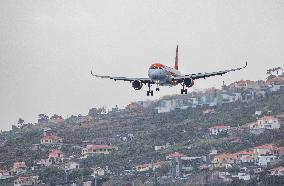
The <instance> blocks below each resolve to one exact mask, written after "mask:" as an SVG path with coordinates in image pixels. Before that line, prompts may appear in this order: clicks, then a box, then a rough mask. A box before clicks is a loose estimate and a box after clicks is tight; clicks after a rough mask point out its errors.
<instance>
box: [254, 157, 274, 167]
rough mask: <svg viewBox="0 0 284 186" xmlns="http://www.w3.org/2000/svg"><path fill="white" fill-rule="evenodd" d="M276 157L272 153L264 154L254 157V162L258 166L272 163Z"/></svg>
mask: <svg viewBox="0 0 284 186" xmlns="http://www.w3.org/2000/svg"><path fill="white" fill-rule="evenodd" d="M276 159H277V157H276V156H274V155H265V156H258V157H257V159H256V164H257V165H259V166H267V165H270V164H271V163H274V162H275V160H276Z"/></svg>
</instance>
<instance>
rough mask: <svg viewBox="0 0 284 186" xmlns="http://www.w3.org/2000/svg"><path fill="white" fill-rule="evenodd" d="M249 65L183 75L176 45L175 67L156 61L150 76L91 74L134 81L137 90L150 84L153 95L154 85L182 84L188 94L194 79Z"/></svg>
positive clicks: (149, 92) (148, 92)
mask: <svg viewBox="0 0 284 186" xmlns="http://www.w3.org/2000/svg"><path fill="white" fill-rule="evenodd" d="M246 67H247V62H246V64H245V66H243V67H240V68H235V69H230V70H223V71H218V72H211V73H206V72H204V73H196V74H186V75H183V74H182V73H181V72H180V71H179V61H178V46H177V47H176V56H175V64H174V68H171V67H168V66H166V65H164V64H161V63H154V64H152V65H151V66H150V68H149V69H148V78H128V77H112V76H102V75H97V74H94V73H93V71H91V75H92V76H95V77H98V78H107V79H112V80H114V81H128V82H130V83H132V87H133V88H134V89H135V90H140V89H141V88H142V87H143V85H147V86H148V91H147V96H150V95H151V96H153V94H154V93H153V90H151V86H152V85H156V91H160V88H159V86H170V87H172V86H176V85H179V84H180V85H182V89H181V94H187V88H190V87H192V86H193V85H194V81H195V80H196V79H200V78H204V79H205V78H207V77H210V76H216V75H220V76H222V75H223V74H226V73H228V72H231V71H237V70H241V69H243V68H246Z"/></svg>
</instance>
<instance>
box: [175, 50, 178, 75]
mask: <svg viewBox="0 0 284 186" xmlns="http://www.w3.org/2000/svg"><path fill="white" fill-rule="evenodd" d="M175 69H176V70H178V45H177V48H176V58H175Z"/></svg>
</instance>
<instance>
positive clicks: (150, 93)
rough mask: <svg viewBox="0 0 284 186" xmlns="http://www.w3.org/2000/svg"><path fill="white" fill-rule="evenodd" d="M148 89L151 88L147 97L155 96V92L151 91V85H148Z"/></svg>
mask: <svg viewBox="0 0 284 186" xmlns="http://www.w3.org/2000/svg"><path fill="white" fill-rule="evenodd" d="M148 88H149V90H148V91H147V96H150V95H151V96H153V95H154V92H153V90H151V84H150V83H148ZM156 90H157V89H156Z"/></svg>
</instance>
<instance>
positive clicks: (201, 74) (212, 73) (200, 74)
mask: <svg viewBox="0 0 284 186" xmlns="http://www.w3.org/2000/svg"><path fill="white" fill-rule="evenodd" d="M246 67H247V62H246V64H245V66H243V67H239V68H234V69H229V70H222V71H218V72H211V73H207V72H204V73H197V74H188V75H183V76H177V77H175V78H174V80H183V79H185V78H192V79H193V80H194V79H200V78H204V79H205V78H207V77H210V76H217V75H220V76H222V75H223V74H226V73H228V72H232V71H237V70H241V69H243V68H246Z"/></svg>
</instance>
